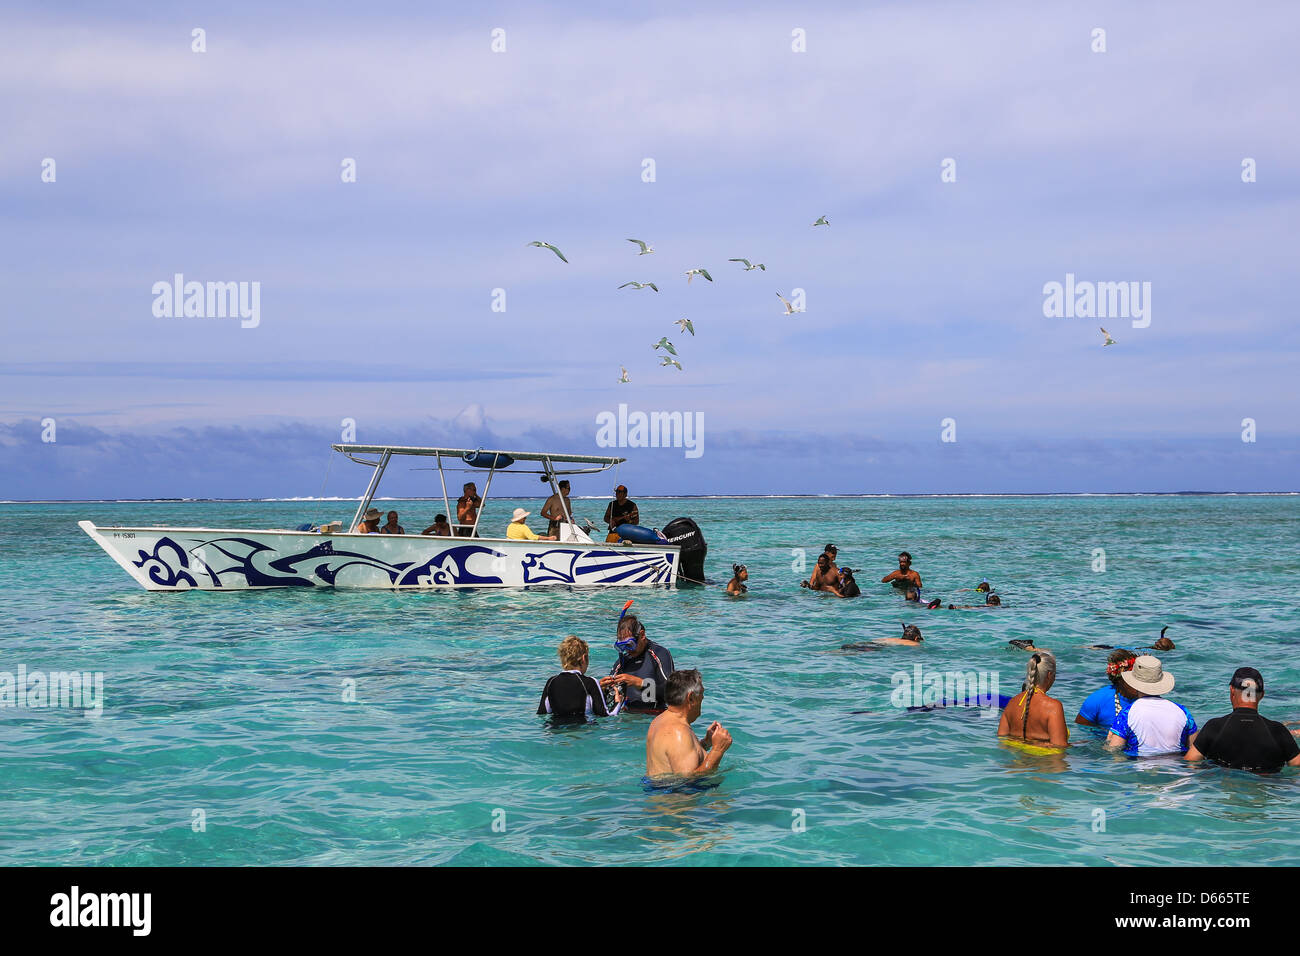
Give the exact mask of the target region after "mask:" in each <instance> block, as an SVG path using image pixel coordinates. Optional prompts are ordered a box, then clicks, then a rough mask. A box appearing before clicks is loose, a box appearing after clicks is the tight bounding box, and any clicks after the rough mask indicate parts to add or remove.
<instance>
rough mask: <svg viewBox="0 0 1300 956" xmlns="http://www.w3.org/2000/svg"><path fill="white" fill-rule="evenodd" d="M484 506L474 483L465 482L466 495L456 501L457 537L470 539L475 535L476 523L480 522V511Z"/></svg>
mask: <svg viewBox="0 0 1300 956" xmlns="http://www.w3.org/2000/svg"><path fill="white" fill-rule="evenodd" d="M482 506H483V499H482V498H480V497H479V496H478V487H477V486H476V485H475V484H474V482H472V481H467V482H465V493H464V494H463V495H461V496H460V497H459V498H458V499H456V521H457V522H458V523H459V527H458V528H456V535H457V536H458V537H461V538H468V537H471V536H474V535H475V531H474V522H476V521H478V510H479V508H481V507H482Z"/></svg>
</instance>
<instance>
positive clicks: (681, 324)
mask: <svg viewBox="0 0 1300 956" xmlns="http://www.w3.org/2000/svg"><path fill="white" fill-rule="evenodd" d="M673 325H675V326H677V327H678V328H679V329H681V330H682V331H683V332H690V333H691V335H694V334H695V325H694V323H692V322H691V320H690V319H678V320H677V321H676V322H674V323H673Z"/></svg>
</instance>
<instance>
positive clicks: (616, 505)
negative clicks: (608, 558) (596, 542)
mask: <svg viewBox="0 0 1300 956" xmlns="http://www.w3.org/2000/svg"><path fill="white" fill-rule="evenodd" d="M640 523H641V512H640V511H639V510H638V509H637V506H636V502H635V501H632V500H631V499H630V498H628V496H627V486H626V485H619V486H618V487H617V488H615V489H614V500H613V501H611V502H610V503H609V506H608V507H607V508H606V509H605V524H606V525H608V526H609V536H608V537H607V538H606V539H605V540H606V541H617V540H618V535H617V534H615V533H614V529H615V528H617V527H618V526H619V525H621V524H640Z"/></svg>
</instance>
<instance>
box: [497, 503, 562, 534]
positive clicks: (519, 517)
mask: <svg viewBox="0 0 1300 956" xmlns="http://www.w3.org/2000/svg"><path fill="white" fill-rule="evenodd" d="M530 514H532V512H531V511H525V510H524V509H523V508H516V509H515V513H514V515H513V516H512V517H511V518H510V526H509V527H508V528H506V537H507V538H511V539H512V540H515V541H554V540H555V535H553V534H538V533H537V532H535V531H533V529H532V528H530V527H528V525H526V524H524V519H525V518H527V517H528V516H529V515H530Z"/></svg>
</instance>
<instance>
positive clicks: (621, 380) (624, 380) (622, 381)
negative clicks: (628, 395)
mask: <svg viewBox="0 0 1300 956" xmlns="http://www.w3.org/2000/svg"><path fill="white" fill-rule="evenodd" d="M618 370H619V371H620V372H622V373H623V374H622V375H620V376H619V378H618V384H619V385H626V384H627V383H628V382H629V381H631V380H630V379H629V378H628V377H627V369H625V368H624V367H623V366H621V365H620V366H619V367H618Z"/></svg>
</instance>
